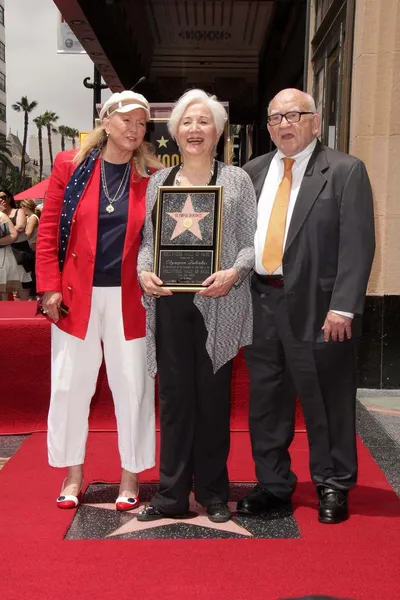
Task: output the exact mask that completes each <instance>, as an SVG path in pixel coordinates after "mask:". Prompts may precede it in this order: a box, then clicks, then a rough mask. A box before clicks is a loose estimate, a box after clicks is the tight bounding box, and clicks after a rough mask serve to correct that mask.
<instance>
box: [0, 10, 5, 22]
mask: <svg viewBox="0 0 400 600" xmlns="http://www.w3.org/2000/svg"><path fill="white" fill-rule="evenodd" d="M0 25H4V6H0Z"/></svg>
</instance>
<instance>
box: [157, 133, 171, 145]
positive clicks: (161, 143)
mask: <svg viewBox="0 0 400 600" xmlns="http://www.w3.org/2000/svg"><path fill="white" fill-rule="evenodd" d="M156 141H157V142H158V147H159V148H162V147H164V148H166V147H167V144H168V142H169V140H166V139H165V137H164V136H163V135H162V136H161V139H159V140H156Z"/></svg>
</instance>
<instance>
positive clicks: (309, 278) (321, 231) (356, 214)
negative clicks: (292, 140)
mask: <svg viewBox="0 0 400 600" xmlns="http://www.w3.org/2000/svg"><path fill="white" fill-rule="evenodd" d="M275 153H276V150H275V151H274V152H270V153H269V154H264V155H263V156H260V157H258V158H255V159H254V160H251V161H250V162H249V163H247V164H246V165H245V166H244V170H245V171H246V172H247V173H248V174H249V175H250V178H251V179H252V181H253V184H254V187H255V190H256V194H257V201H258V199H259V197H260V193H261V190H262V187H263V184H264V180H265V177H266V175H267V173H268V170H269V167H270V164H271V161H272V158H273V156H274V155H275ZM374 251H375V233H374V212H373V202H372V190H371V185H370V182H369V178H368V174H367V171H366V168H365V165H364V163H363V162H362V161H361V160H359V159H357V158H355V157H353V156H350V155H348V154H344V153H343V152H338V151H337V150H332V149H331V148H327V147H326V146H323V145H322V144H321V143H320V142H317V146H316V148H315V150H314V152H313V154H312V156H311V158H310V160H309V163H308V165H307V169H306V172H305V175H304V179H303V182H302V184H301V187H300V190H299V194H298V197H297V200H296V204H295V207H294V211H293V215H292V219H291V222H290V226H289V231H288V236H287V240H286V245H285V249H284V254H283V262H282V268H283V276H284V279H285V294H286V298H287V304H288V311H289V320H290V324H291V328H292V331H293V334H294V336H295V337H296V338H297V339H299V340H302V341H309V342H316V341H318V342H319V341H322V339H323V336H322V332H321V327H322V325H323V323H324V320H325V317H326V314H327V312H328V311H329V310H341V311H345V312H351V313H354V314H355V318H354V321H353V334H354V335H359V334H360V332H361V331H360V329H361V323H360V318H357V315H361V314H362V312H363V309H364V301H365V294H366V289H367V284H368V279H369V275H370V271H371V266H372V260H373V257H374Z"/></svg>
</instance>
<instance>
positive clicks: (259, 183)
mask: <svg viewBox="0 0 400 600" xmlns="http://www.w3.org/2000/svg"><path fill="white" fill-rule="evenodd" d="M275 154H276V152H274V153H271V154H269V155H268V157H267V159H266V161H265V164H264V166H263V167H262V169H261V170H260V171H258V173H255V174H254V176H253V177H252V180H253V185H254V190H255V192H256V196H257V203H258V201H259V199H260V195H261V191H262V188H263V185H264V181H265V178H266V176H267V173H268V171H269V168H270V166H271V162H272V159H273V158H274V156H275Z"/></svg>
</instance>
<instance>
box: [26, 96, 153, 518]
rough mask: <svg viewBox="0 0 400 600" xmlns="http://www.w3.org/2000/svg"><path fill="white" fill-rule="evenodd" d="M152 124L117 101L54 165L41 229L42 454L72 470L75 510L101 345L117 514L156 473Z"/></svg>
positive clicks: (68, 503) (70, 502) (132, 104)
mask: <svg viewBox="0 0 400 600" xmlns="http://www.w3.org/2000/svg"><path fill="white" fill-rule="evenodd" d="M149 117H150V112H149V105H148V103H147V100H146V99H145V98H144V97H143V96H142V95H141V94H136V93H135V92H131V91H125V92H121V93H117V94H113V95H112V96H111V98H110V99H109V100H108V101H107V102H106V103H105V104H104V106H103V108H102V111H101V113H100V118H101V121H102V122H101V125H100V126H99V127H98V128H96V129H95V130H94V131H93V132H92V133H91V134H90V135H89V136H88V138H87V139H86V140H85V142H84V144H83V146H82V147H81V149H80V150H79V152H78V153H76V152H75V151H67V152H61V153H60V154H59V155H58V156H57V157H56V160H55V163H54V168H53V171H52V174H51V178H50V182H49V188H48V192H47V195H46V200H45V204H44V208H43V213H42V217H41V221H40V227H39V233H38V240H37V249H36V273H37V289H38V291H39V292H41V293H43V298H42V306H43V312H44V313H45V314H46V316H47V317H48V318H50V319H51V320H52V321H53V325H52V390H51V399H50V410H49V418H48V455H49V463H50V465H52V466H54V467H67V468H68V472H67V477H66V478H65V480H64V482H63V484H62V490H61V494H60V496H59V497H58V498H57V505H58V506H59V507H60V508H74V507H75V506H77V505H78V503H79V495H80V492H81V491H82V487H83V463H84V457H85V446H86V439H87V434H88V415H89V408H90V401H91V398H92V396H93V394H94V392H95V388H96V382H97V377H98V372H99V368H100V365H101V362H102V357H103V351H102V344H103V348H104V359H105V363H106V368H107V376H108V381H109V384H110V388H111V391H112V395H113V399H114V405H115V414H116V419H117V428H118V446H119V452H120V456H121V465H122V476H121V484H120V489H119V496H118V498H117V500H116V508H117V510H130V509H132V508H133V507H134V506H135V505H137V504H138V502H139V497H138V493H139V492H138V477H137V474H138V473H139V472H140V471H143V470H144V469H148V468H150V467H152V466H153V465H154V452H155V450H154V446H155V424H154V386H153V380H152V379H151V377H150V376H149V375H148V374H147V365H146V349H145V310H144V308H143V306H142V303H141V296H142V292H141V289H140V287H139V284H138V280H137V276H136V271H137V266H136V263H137V254H138V250H139V245H140V238H141V229H142V226H143V221H144V217H145V193H146V188H147V183H148V178H149V175H150V174H151V172H153V171H154V170H156V169H158V168H160V167H161V164H160V163H159V162H158V160H157V158H156V157H155V156H154V154H153V153H152V151H151V149H150V147H149V146H148V145H147V144H146V143H145V142H144V141H143V138H144V135H145V132H146V122H147V120H148V119H149Z"/></svg>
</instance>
